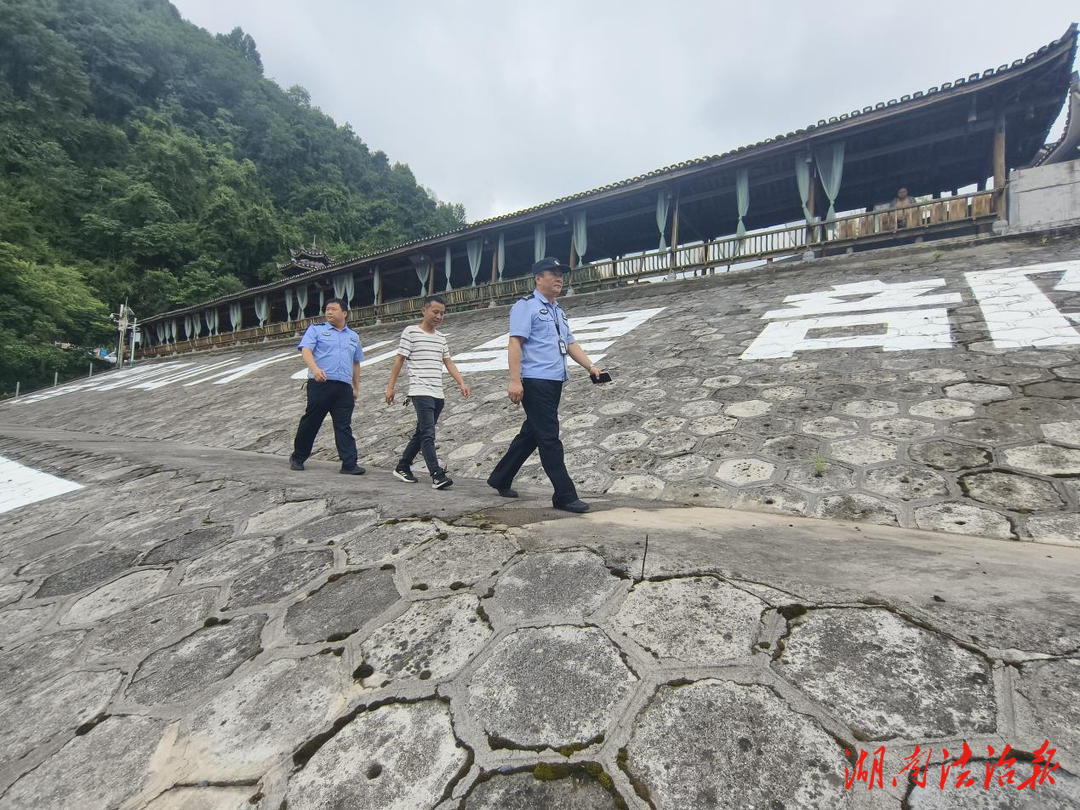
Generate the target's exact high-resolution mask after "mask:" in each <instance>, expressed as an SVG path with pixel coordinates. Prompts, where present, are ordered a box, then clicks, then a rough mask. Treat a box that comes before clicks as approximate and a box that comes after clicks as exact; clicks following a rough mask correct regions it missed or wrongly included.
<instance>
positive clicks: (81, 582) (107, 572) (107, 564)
mask: <svg viewBox="0 0 1080 810" xmlns="http://www.w3.org/2000/svg"><path fill="white" fill-rule="evenodd" d="M137 557H138V554H137V553H136V552H134V551H106V552H104V553H103V554H98V555H97V556H96V557H91V558H90V559H89V560H86V561H85V562H81V563H79V564H78V565H74V566H72V567H71V568H69V569H67V570H66V571H61V572H60V573H57V574H53V575H52V576H50V577H49V578H48V579H46V580H45V582H43V583H42V585H41V587H40V588H38V590H37V593H35V594H34V596H35V597H36V598H38V599H47V598H48V597H50V596H66V595H67V594H70V593H78V592H79V591H85V590H86V589H87V588H92V587H93V586H94V585H97V584H99V583H102V582H105V581H106V580H109V579H112V578H113V577H115V576H116V575H117V574H119V573H121V572H122V571H124V570H125V569H126V568H130V567H131V566H132V565H134V564H135V560H136V558H137Z"/></svg>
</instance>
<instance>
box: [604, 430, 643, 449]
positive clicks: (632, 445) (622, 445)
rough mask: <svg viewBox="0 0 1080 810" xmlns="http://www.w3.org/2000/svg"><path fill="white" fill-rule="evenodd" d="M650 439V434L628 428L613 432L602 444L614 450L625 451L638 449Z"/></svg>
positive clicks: (605, 447)
mask: <svg viewBox="0 0 1080 810" xmlns="http://www.w3.org/2000/svg"><path fill="white" fill-rule="evenodd" d="M648 440H649V437H648V435H646V434H644V433H642V432H641V431H640V430H626V431H623V432H621V433H612V434H611V435H610V436H608V437H607V438H606V439H604V440H603V441H602V442H600V446H601V447H603V448H604V449H605V450H610V451H612V452H623V451H625V450H636V449H637V448H639V447H641V446H642V445H643V444H645V442H647V441H648Z"/></svg>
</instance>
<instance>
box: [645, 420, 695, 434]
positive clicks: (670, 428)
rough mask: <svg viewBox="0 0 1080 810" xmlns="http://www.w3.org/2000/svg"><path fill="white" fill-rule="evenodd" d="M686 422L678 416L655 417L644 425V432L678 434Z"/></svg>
mask: <svg viewBox="0 0 1080 810" xmlns="http://www.w3.org/2000/svg"><path fill="white" fill-rule="evenodd" d="M685 424H686V420H685V419H682V418H681V417H678V416H654V417H653V418H652V419H649V420H647V421H645V422H644V423H642V425H641V428H642V430H647V431H649V433H678V432H679V431H680V430H682V427H683V425H685Z"/></svg>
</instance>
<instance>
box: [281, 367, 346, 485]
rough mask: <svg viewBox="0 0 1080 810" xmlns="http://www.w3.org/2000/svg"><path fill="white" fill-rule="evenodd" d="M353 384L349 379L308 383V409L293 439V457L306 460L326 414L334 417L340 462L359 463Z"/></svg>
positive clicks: (309, 381)
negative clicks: (346, 380)
mask: <svg viewBox="0 0 1080 810" xmlns="http://www.w3.org/2000/svg"><path fill="white" fill-rule="evenodd" d="M354 405H355V402H354V401H353V392H352V386H351V385H349V383H343V382H338V381H337V380H327V381H326V382H315V380H308V383H307V410H306V411H304V415H303V416H301V417H300V426H299V427H298V428H297V429H296V438H295V439H294V440H293V452H292V457H293V458H294V459H296V460H297V461H299V462H300V463H301V464H303V463H304V462H305V461H306V460H307V458H308V456H310V455H311V446H312V445H313V444H315V437H316V436H317V435H319V428H321V427H322V423H323V420H324V419H326V415H327V414H330V418H331V419H333V420H334V442H335V443H336V444H337V451H338V455H339V456H340V457H341V466H342V467H346V468H352V467H355V466H356V440H355V439H354V438H353V434H352V415H353V406H354Z"/></svg>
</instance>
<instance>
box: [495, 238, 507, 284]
mask: <svg viewBox="0 0 1080 810" xmlns="http://www.w3.org/2000/svg"><path fill="white" fill-rule="evenodd" d="M504 239H505V237H504V236H503V235H502V234H501V233H500V234H499V247H498V250H496V252H495V264H496V266H497V267H498V270H499V281H502V277H503V270H504V269H506V244H505V242H504V241H503V240H504Z"/></svg>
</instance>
